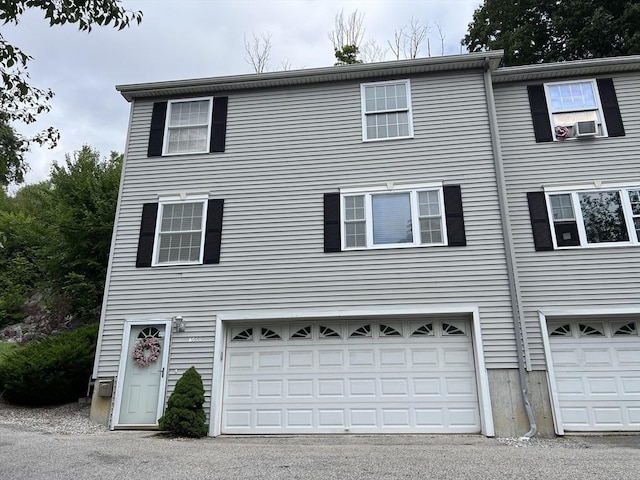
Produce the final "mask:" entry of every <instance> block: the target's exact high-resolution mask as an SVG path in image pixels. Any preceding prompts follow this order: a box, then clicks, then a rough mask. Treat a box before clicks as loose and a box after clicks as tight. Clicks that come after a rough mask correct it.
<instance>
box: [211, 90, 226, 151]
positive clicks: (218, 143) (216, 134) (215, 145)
mask: <svg viewBox="0 0 640 480" xmlns="http://www.w3.org/2000/svg"><path fill="white" fill-rule="evenodd" d="M228 101H229V97H215V98H214V99H213V121H212V122H211V144H210V146H209V151H210V152H224V144H225V138H226V136H227V103H228Z"/></svg>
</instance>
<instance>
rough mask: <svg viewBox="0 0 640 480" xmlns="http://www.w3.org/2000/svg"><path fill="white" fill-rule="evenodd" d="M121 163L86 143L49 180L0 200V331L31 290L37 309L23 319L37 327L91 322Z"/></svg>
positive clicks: (98, 301) (20, 314)
mask: <svg viewBox="0 0 640 480" xmlns="http://www.w3.org/2000/svg"><path fill="white" fill-rule="evenodd" d="M121 166H122V156H121V155H118V154H116V153H112V154H111V156H110V157H109V158H105V159H103V158H101V157H100V154H99V153H98V152H97V151H95V150H93V149H91V148H90V147H87V146H85V147H83V148H82V150H80V151H78V152H76V153H75V154H74V155H73V156H69V155H67V157H66V160H65V162H64V163H63V164H60V165H59V164H55V165H54V167H53V171H52V174H51V179H50V180H49V181H47V182H42V183H40V184H36V185H27V186H25V187H23V188H21V189H20V190H18V192H17V193H16V195H15V197H7V196H6V195H5V194H4V192H3V193H2V194H1V195H0V245H1V246H0V326H3V325H7V324H11V323H16V322H18V321H20V320H21V319H22V318H23V317H24V316H25V312H24V304H25V301H26V300H27V299H29V297H31V296H32V295H33V294H34V293H39V294H40V295H41V296H42V297H43V301H44V305H39V306H38V308H40V310H38V311H30V312H29V315H31V316H33V317H37V318H39V319H41V321H42V323H43V324H46V323H47V322H49V323H52V322H53V324H58V323H59V322H60V321H61V319H63V318H64V317H65V316H66V315H67V314H71V315H72V316H73V318H74V319H75V320H76V321H77V322H79V323H83V322H90V321H94V320H96V319H97V316H98V314H99V311H100V306H101V302H102V293H103V289H104V280H105V276H106V269H107V261H108V257H109V249H110V246H111V233H112V229H113V218H114V216H115V209H116V202H117V198H118V188H119V184H120V171H121ZM0 191H1V190H0ZM39 321H40V320H39ZM54 326H55V325H54ZM47 329H48V328H45V329H44V330H45V331H46V330H47Z"/></svg>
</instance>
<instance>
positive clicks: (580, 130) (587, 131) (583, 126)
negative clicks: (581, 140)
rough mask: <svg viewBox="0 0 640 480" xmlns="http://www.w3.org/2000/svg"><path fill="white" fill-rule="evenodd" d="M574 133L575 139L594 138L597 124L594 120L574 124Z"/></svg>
mask: <svg viewBox="0 0 640 480" xmlns="http://www.w3.org/2000/svg"><path fill="white" fill-rule="evenodd" d="M574 132H575V134H576V137H595V136H596V135H597V134H598V123H597V122H596V121H595V120H588V121H585V122H576V124H575V126H574Z"/></svg>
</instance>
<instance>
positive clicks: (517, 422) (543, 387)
mask: <svg viewBox="0 0 640 480" xmlns="http://www.w3.org/2000/svg"><path fill="white" fill-rule="evenodd" d="M488 374H489V388H490V391H491V408H492V410H493V422H494V426H495V431H496V437H520V436H522V435H524V434H525V433H527V432H528V431H529V428H530V427H529V420H528V418H527V412H526V411H525V408H524V402H523V400H522V389H521V388H520V375H519V372H518V370H517V369H499V370H488ZM528 380H529V385H528V389H529V402H530V403H531V407H532V410H533V415H534V419H535V422H536V427H537V433H536V435H537V436H540V437H553V436H555V432H554V429H553V417H552V414H551V402H550V399H549V389H548V387H547V374H546V372H545V371H535V372H529V373H528Z"/></svg>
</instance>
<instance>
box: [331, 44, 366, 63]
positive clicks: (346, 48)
mask: <svg viewBox="0 0 640 480" xmlns="http://www.w3.org/2000/svg"><path fill="white" fill-rule="evenodd" d="M359 53H360V50H359V49H358V47H357V46H356V45H343V46H342V48H336V49H335V55H336V60H337V62H336V63H335V65H350V64H353V63H362V60H359V59H358V54H359Z"/></svg>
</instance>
